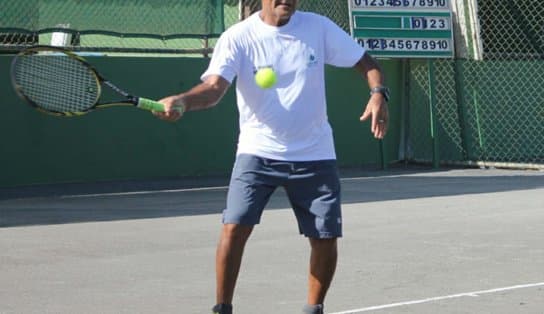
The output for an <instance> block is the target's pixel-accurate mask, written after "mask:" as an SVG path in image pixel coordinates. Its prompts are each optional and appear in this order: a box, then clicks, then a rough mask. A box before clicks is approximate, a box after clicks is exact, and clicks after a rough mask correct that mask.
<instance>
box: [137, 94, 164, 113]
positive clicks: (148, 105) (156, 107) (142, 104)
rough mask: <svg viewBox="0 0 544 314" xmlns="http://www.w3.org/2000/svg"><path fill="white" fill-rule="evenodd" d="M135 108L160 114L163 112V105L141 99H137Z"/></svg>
mask: <svg viewBox="0 0 544 314" xmlns="http://www.w3.org/2000/svg"><path fill="white" fill-rule="evenodd" d="M136 107H138V108H141V109H145V110H149V111H160V112H163V111H164V105H163V104H161V103H160V102H158V101H154V100H151V99H147V98H143V97H138V102H137V104H136Z"/></svg>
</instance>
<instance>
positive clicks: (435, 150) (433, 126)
mask: <svg viewBox="0 0 544 314" xmlns="http://www.w3.org/2000/svg"><path fill="white" fill-rule="evenodd" d="M427 64H428V71H429V113H430V124H431V139H432V144H433V168H438V167H439V166H440V153H439V145H438V125H437V123H438V120H437V119H436V110H435V107H436V104H435V102H436V98H435V94H434V92H435V88H434V61H433V60H432V59H428V61H427Z"/></svg>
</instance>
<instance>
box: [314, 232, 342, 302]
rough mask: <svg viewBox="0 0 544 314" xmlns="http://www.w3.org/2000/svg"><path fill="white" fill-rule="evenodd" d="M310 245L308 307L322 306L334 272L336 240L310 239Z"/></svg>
mask: <svg viewBox="0 0 544 314" xmlns="http://www.w3.org/2000/svg"><path fill="white" fill-rule="evenodd" d="M310 245H311V249H312V251H311V255H310V272H309V276H308V305H316V304H321V305H322V304H323V302H324V300H325V295H326V294H327V290H328V289H329V286H330V284H331V282H332V278H333V276H334V272H335V270H336V261H337V259H338V251H337V246H336V238H332V239H317V238H310Z"/></svg>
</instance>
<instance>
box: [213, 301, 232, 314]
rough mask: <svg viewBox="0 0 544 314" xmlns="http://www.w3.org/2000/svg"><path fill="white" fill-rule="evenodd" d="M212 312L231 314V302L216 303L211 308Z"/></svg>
mask: <svg viewBox="0 0 544 314" xmlns="http://www.w3.org/2000/svg"><path fill="white" fill-rule="evenodd" d="M212 314H232V304H223V303H221V304H216V305H215V306H214V307H213V308H212Z"/></svg>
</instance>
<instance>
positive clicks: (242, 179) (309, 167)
mask: <svg viewBox="0 0 544 314" xmlns="http://www.w3.org/2000/svg"><path fill="white" fill-rule="evenodd" d="M279 186H281V187H283V188H284V189H285V191H286V192H287V196H288V198H289V202H290V203H291V206H292V208H293V210H294V213H295V216H296V218H297V222H298V227H299V232H300V233H301V234H304V235H305V236H307V237H310V238H336V237H341V236H342V213H341V209H340V180H339V176H338V169H337V166H336V160H318V161H295V162H291V161H278V160H272V159H267V158H262V157H257V156H253V155H246V154H241V155H238V156H237V157H236V162H235V163H234V168H233V171H232V177H231V180H230V185H229V191H228V195H227V208H226V209H225V210H224V211H223V223H224V224H243V225H250V226H253V225H256V224H258V223H259V222H260V220H261V216H262V213H263V210H264V208H265V206H266V204H267V203H268V200H269V199H270V196H271V195H272V193H273V192H274V191H275V190H276V188H277V187H279Z"/></svg>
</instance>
